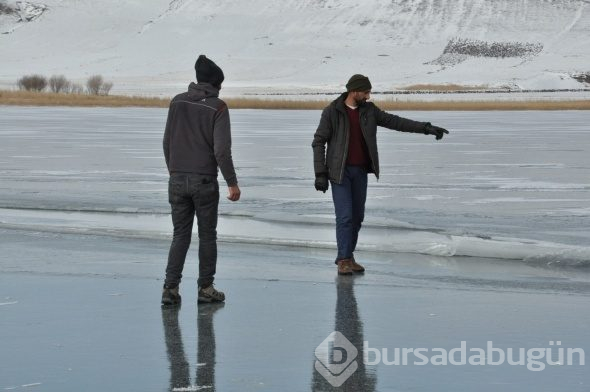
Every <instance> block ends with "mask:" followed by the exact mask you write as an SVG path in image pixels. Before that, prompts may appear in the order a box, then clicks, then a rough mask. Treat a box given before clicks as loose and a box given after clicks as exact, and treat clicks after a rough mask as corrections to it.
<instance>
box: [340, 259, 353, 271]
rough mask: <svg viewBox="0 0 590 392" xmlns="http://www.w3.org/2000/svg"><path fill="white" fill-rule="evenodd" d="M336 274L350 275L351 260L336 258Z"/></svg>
mask: <svg viewBox="0 0 590 392" xmlns="http://www.w3.org/2000/svg"><path fill="white" fill-rule="evenodd" d="M338 275H352V260H351V259H342V260H338Z"/></svg>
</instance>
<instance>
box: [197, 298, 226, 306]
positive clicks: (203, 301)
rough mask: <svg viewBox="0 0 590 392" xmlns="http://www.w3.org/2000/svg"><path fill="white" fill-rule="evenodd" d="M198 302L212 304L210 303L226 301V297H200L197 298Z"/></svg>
mask: <svg viewBox="0 0 590 392" xmlns="http://www.w3.org/2000/svg"><path fill="white" fill-rule="evenodd" d="M197 302H198V303H200V304H210V303H216V302H225V298H224V299H214V298H206V297H198V298H197Z"/></svg>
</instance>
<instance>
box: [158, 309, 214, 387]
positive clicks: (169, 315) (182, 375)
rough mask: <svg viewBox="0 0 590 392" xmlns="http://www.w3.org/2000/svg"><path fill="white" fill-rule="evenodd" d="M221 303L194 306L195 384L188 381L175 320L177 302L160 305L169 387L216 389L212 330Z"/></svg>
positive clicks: (178, 326)
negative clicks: (166, 305) (195, 339)
mask: <svg viewBox="0 0 590 392" xmlns="http://www.w3.org/2000/svg"><path fill="white" fill-rule="evenodd" d="M223 306H224V303H223V302H221V303H215V304H207V305H203V306H199V307H198V308H197V365H196V368H197V370H196V376H195V383H194V385H193V384H191V376H190V365H189V363H188V361H187V359H186V355H185V351H184V344H183V342H182V332H181V330H180V325H179V323H178V312H179V310H180V306H175V307H162V323H163V324H164V339H165V341H166V352H167V355H168V361H169V363H170V391H173V390H174V389H175V388H178V389H180V388H195V387H196V386H198V387H200V388H203V387H205V388H206V390H207V391H215V333H214V329H213V315H214V314H215V312H216V311H217V310H219V309H221V308H223Z"/></svg>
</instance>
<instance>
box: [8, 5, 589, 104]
mask: <svg viewBox="0 0 590 392" xmlns="http://www.w3.org/2000/svg"><path fill="white" fill-rule="evenodd" d="M0 4H2V5H3V6H2V8H1V9H4V11H0V12H3V14H2V15H0V33H2V34H0V59H1V63H0V64H1V66H0V67H1V72H0V87H4V88H6V87H10V86H14V85H15V81H16V79H17V78H18V77H20V76H22V75H25V74H30V73H40V74H44V75H47V76H50V75H52V74H64V75H66V76H67V77H68V78H70V79H74V80H77V81H80V82H81V81H83V80H85V79H86V78H87V77H88V76H89V75H93V74H102V75H103V76H104V77H105V79H107V80H112V81H113V82H114V88H113V90H112V91H113V93H143V94H162V95H170V94H173V93H174V92H177V91H178V90H179V89H183V88H184V87H185V85H186V83H187V82H188V81H190V80H191V79H193V78H194V71H193V64H194V61H195V59H196V57H197V55H198V54H200V53H205V54H207V55H208V56H209V57H211V58H212V59H214V60H215V61H216V62H217V63H218V64H219V65H220V66H221V67H222V68H223V69H224V71H225V73H226V83H225V84H224V87H225V88H227V90H228V91H233V92H234V93H240V92H242V93H243V92H263V91H293V90H295V91H334V90H336V91H338V90H340V89H342V86H343V85H344V84H345V82H346V79H347V78H348V77H349V76H350V75H351V74H353V73H359V72H360V73H365V74H367V75H369V76H370V78H371V80H372V82H373V85H374V89H375V90H391V89H395V88H400V87H403V86H408V85H414V84H444V83H454V84H462V85H474V86H488V87H499V86H511V87H521V88H526V89H541V88H557V89H570V88H574V89H576V88H584V87H585V85H584V84H583V83H581V82H578V81H576V80H575V79H574V78H572V76H573V75H576V74H580V73H588V72H590V0H553V1H551V0H390V1H380V0H363V1H358V0H281V1H278V0H277V1H269V0H248V1H243V0H218V1H210V0H126V1H115V0H101V1H93V0H40V1H37V0H30V1H28V2H25V1H16V2H15V1H6V0H0ZM11 10H12V11H11Z"/></svg>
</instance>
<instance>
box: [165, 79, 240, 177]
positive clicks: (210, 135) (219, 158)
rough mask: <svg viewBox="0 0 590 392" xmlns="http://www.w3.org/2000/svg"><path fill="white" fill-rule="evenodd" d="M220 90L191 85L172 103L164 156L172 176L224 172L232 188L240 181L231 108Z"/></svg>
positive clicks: (201, 84)
mask: <svg viewBox="0 0 590 392" xmlns="http://www.w3.org/2000/svg"><path fill="white" fill-rule="evenodd" d="M218 96H219V89H217V88H215V87H213V86H212V85H210V84H208V83H198V84H195V83H191V84H190V85H189V87H188V91H187V92H185V93H182V94H179V95H177V96H176V97H174V98H173V99H172V102H170V108H169V110H168V120H167V121H166V130H165V131H164V143H163V144H164V157H165V158H166V166H168V171H169V172H170V173H171V174H172V173H190V174H205V175H211V176H217V167H219V169H220V170H221V174H222V175H223V178H224V179H225V181H226V182H227V185H228V186H232V185H236V184H237V183H238V180H237V178H236V172H235V170H234V164H233V160H232V156H231V128H230V121H229V113H228V109H227V105H226V104H225V102H223V101H222V100H221V99H219V98H218Z"/></svg>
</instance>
